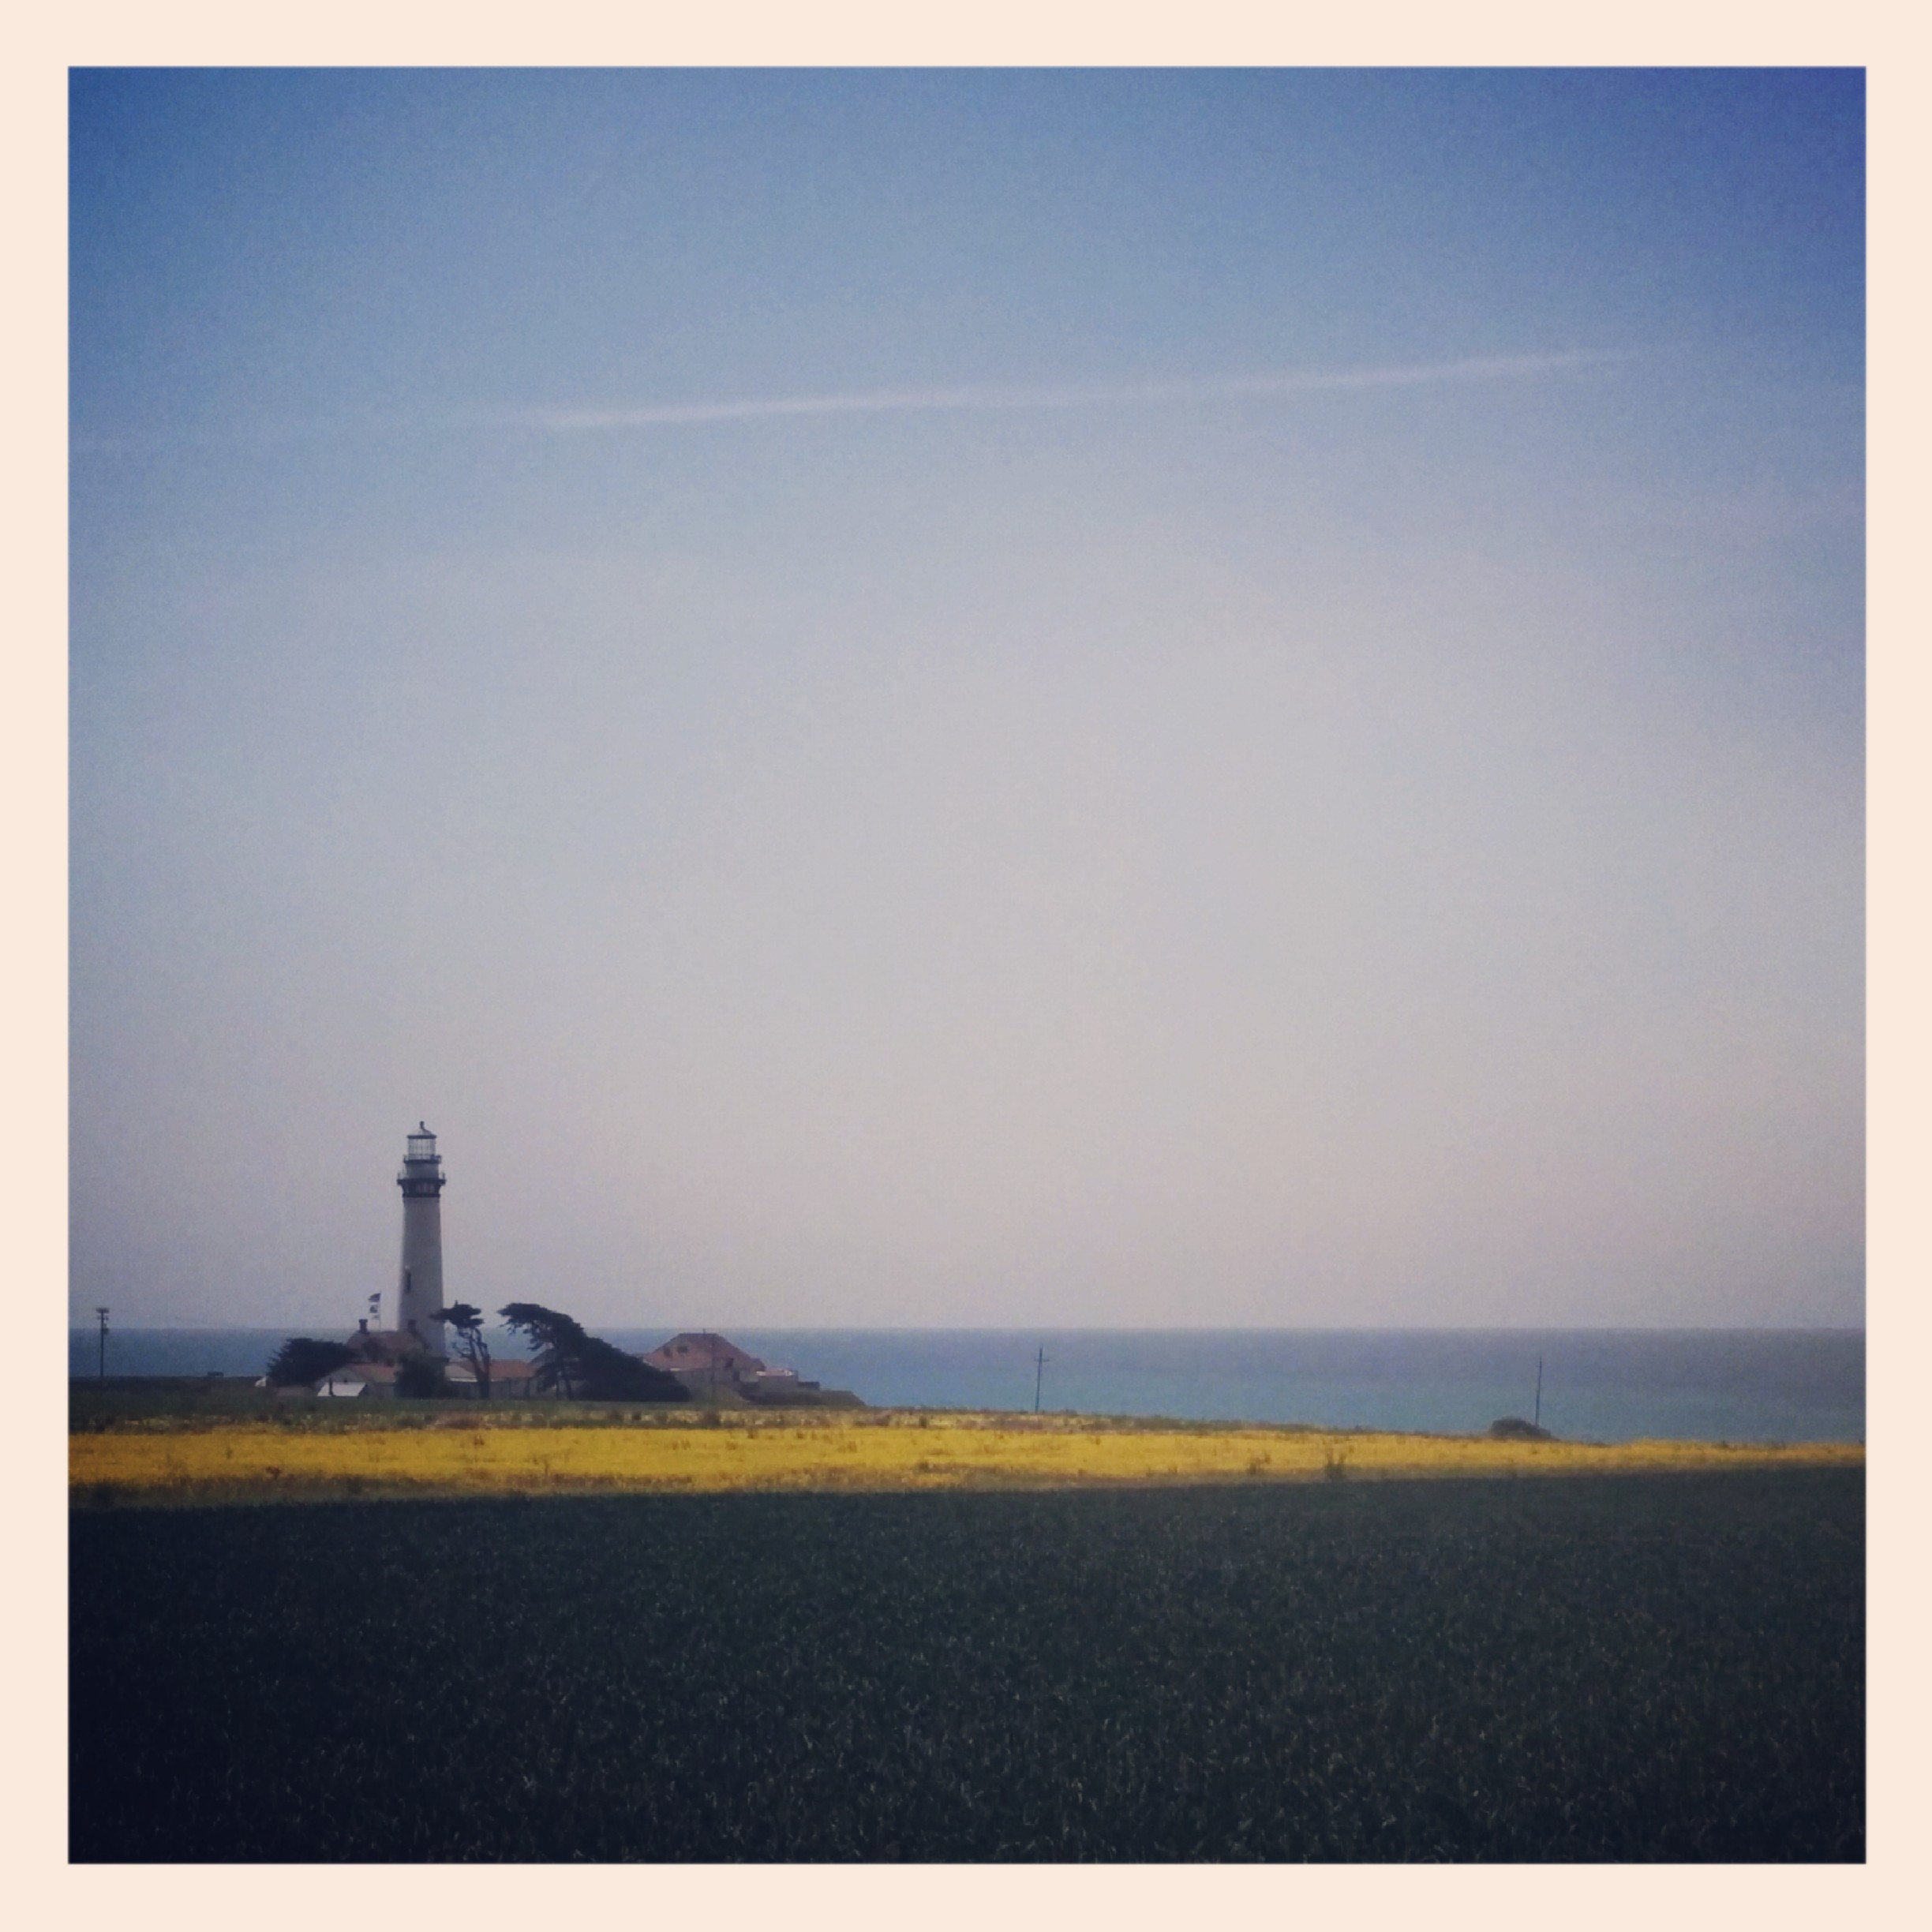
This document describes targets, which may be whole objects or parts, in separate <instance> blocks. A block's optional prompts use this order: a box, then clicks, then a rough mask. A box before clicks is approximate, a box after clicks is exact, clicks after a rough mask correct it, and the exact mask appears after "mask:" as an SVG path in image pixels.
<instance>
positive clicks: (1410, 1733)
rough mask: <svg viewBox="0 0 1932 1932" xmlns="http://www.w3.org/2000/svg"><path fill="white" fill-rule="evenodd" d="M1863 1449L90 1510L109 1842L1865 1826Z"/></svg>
mask: <svg viewBox="0 0 1932 1932" xmlns="http://www.w3.org/2000/svg"><path fill="white" fill-rule="evenodd" d="M1863 1548H1864V1544H1863V1477H1862V1475H1861V1474H1860V1473H1859V1472H1857V1471H1855V1470H1850V1471H1846V1470H1789V1471H1781V1472H1777V1473H1727V1474H1717V1475H1709V1474H1706V1475H1689V1476H1679V1477H1668V1478H1664V1477H1643V1476H1634V1477H1619V1478H1616V1479H1613V1480H1603V1479H1598V1478H1594V1477H1579V1478H1578V1479H1577V1480H1575V1481H1570V1482H1562V1483H1508V1482H1502V1483H1498V1482H1459V1481H1441V1482H1431V1483H1398V1482H1384V1483H1380V1484H1363V1483H1357V1482H1350V1483H1346V1484H1342V1485H1332V1486H1331V1485H1328V1484H1327V1483H1324V1482H1320V1481H1316V1482H1313V1483H1309V1484H1305V1485H1298V1486H1293V1487H1286V1488H1264V1487H1248V1488H1205V1489H1202V1488H1196V1489H1191V1490H1174V1489H1168V1490H1158V1489H1142V1490H1137V1491H1114V1492H1087V1493H1079V1492H1054V1493H1039V1492H1035V1493H1024V1494H1020V1493H1007V1494H990V1493H987V1494H957V1493H953V1494H948V1493H940V1494H933V1495H926V1496H918V1495H912V1496H878V1495H856V1496H838V1495H824V1496H757V1495H751V1496H677V1495H662V1496H612V1497H605V1498H580V1499H575V1500H571V1499H567V1500H562V1501H559V1502H555V1503H547V1504H545V1506H543V1507H535V1506H534V1505H532V1504H530V1503H526V1502H522V1501H519V1500H484V1501H475V1502H466V1503H454V1504H440V1505H425V1504H419V1503H395V1504H392V1505H391V1506H390V1507H385V1508H381V1509H369V1508H367V1507H358V1506H355V1505H337V1506H335V1507H326V1506H325V1507H313V1508H309V1509H303V1510H287V1509H274V1508H253V1509H241V1510H238V1509H197V1508H189V1509H181V1510H171V1511H154V1510H148V1511H122V1510H109V1511H99V1512H92V1511H89V1512H83V1513H80V1514H78V1515H76V1516H75V1517H74V1518H73V1534H72V1540H71V1552H72V1554H71V1562H72V1575H71V1584H72V1589H71V1597H70V1601H71V1606H72V1608H71V1618H72V1645H71V1661H72V1671H73V1679H72V1700H71V1717H72V1722H71V1727H70V1738H71V1751H72V1791H71V1797H72V1805H71V1819H72V1825H71V1830H72V1840H71V1853H72V1855H73V1858H74V1859H77V1860H79V1861H82V1862H89V1861H99V1860H155V1861H177V1860H197V1861H198V1860H215V1861H225V1862H233V1861H238V1860H239V1861H251V1860H271V1861H306V1860H317V1859H319V1860H357V1861H369V1862H378V1861H395V1860H447V1859H454V1860H500V1859H518V1860H530V1861H551V1860H566V1859H599V1860H614V1859H646V1860H660V1861H676V1860H706V1861H713V1860H732V1859H758V1860H841V1859H915V1860H938V1861H945V1860H994V1859H1001V1860H1005V1859H1055V1860H1061V1859H1115V1860H1174V1859H1215V1860H1237V1859H1279V1860H1299V1859H1346V1860H1387V1859H1403V1860H1409V1859H1509V1860H1550V1859H1566V1860H1567V1859H1581V1860H1601V1859H1625V1860H1627V1859H1672V1860H1700V1859H1702V1860H1763V1859H1777V1860H1790V1859H1800V1860H1844V1859H1859V1858H1860V1857H1862V1856H1863V1847H1864V1771H1863V1743H1864V1705H1863V1657H1864V1638H1863V1632H1864V1601H1863Z"/></svg>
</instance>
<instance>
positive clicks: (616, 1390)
mask: <svg viewBox="0 0 1932 1932" xmlns="http://www.w3.org/2000/svg"><path fill="white" fill-rule="evenodd" d="M496 1312H497V1314H498V1315H499V1316H500V1317H501V1318H502V1320H503V1321H504V1324H505V1325H506V1326H507V1327H510V1328H511V1329H513V1330H514V1331H515V1332H516V1333H518V1334H519V1335H525V1336H527V1337H528V1338H529V1340H530V1344H531V1346H533V1347H534V1349H535V1350H536V1351H537V1355H536V1361H535V1368H536V1371H537V1387H539V1388H542V1389H548V1390H555V1391H556V1392H557V1393H559V1394H560V1395H564V1396H565V1397H567V1398H569V1397H578V1398H586V1399H587V1400H589V1401H591V1402H682V1401H683V1400H684V1399H685V1398H686V1397H687V1395H688V1392H689V1391H687V1389H686V1388H685V1387H684V1384H683V1383H682V1382H680V1380H678V1379H677V1377H676V1376H674V1375H670V1374H668V1373H667V1372H665V1370H663V1369H661V1368H653V1367H652V1366H651V1365H650V1363H648V1362H646V1361H639V1360H638V1357H636V1356H635V1355H632V1354H627V1352H626V1351H625V1350H623V1349H620V1348H619V1347H618V1346H616V1343H615V1342H606V1341H605V1340H604V1339H602V1338H601V1336H597V1335H587V1334H586V1333H585V1331H584V1329H583V1327H582V1324H580V1323H578V1322H576V1321H574V1320H572V1319H571V1317H570V1316H567V1315H562V1314H560V1313H558V1312H557V1311H556V1309H547V1308H545V1307H543V1306H542V1305H541V1304H540V1303H537V1302H535V1301H512V1302H511V1303H510V1304H509V1305H507V1307H504V1308H500V1309H498V1310H497V1311H496Z"/></svg>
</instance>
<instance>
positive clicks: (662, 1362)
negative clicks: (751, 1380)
mask: <svg viewBox="0 0 1932 1932" xmlns="http://www.w3.org/2000/svg"><path fill="white" fill-rule="evenodd" d="M644 1359H645V1361H647V1362H649V1363H650V1365H651V1366H652V1367H653V1368H668V1369H670V1370H672V1372H674V1373H675V1372H677V1371H678V1370H680V1369H687V1368H691V1369H700V1370H702V1369H706V1368H745V1369H749V1370H751V1371H752V1372H754V1373H756V1372H758V1371H760V1370H762V1368H764V1366H765V1365H764V1363H762V1361H759V1360H758V1357H756V1356H755V1355H754V1354H751V1352H750V1351H749V1350H746V1349H741V1348H740V1347H739V1346H738V1344H737V1343H736V1342H728V1341H727V1340H726V1339H725V1337H724V1336H723V1335H713V1334H712V1333H711V1332H710V1331H709V1330H708V1329H698V1330H687V1331H686V1332H685V1333H684V1334H683V1335H673V1336H672V1338H671V1339H670V1340H669V1341H668V1342H665V1344H664V1346H662V1347H661V1348H654V1349H653V1350H651V1352H650V1354H648V1355H646V1357H644Z"/></svg>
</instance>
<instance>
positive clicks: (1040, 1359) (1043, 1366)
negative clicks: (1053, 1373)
mask: <svg viewBox="0 0 1932 1932" xmlns="http://www.w3.org/2000/svg"><path fill="white" fill-rule="evenodd" d="M1046 1372H1047V1351H1046V1350H1044V1349H1042V1350H1040V1351H1039V1354H1037V1355H1035V1357H1033V1413H1035V1415H1038V1414H1039V1405H1040V1378H1041V1377H1042V1376H1043V1375H1045V1374H1046Z"/></svg>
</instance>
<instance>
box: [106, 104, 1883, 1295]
mask: <svg viewBox="0 0 1932 1932" xmlns="http://www.w3.org/2000/svg"><path fill="white" fill-rule="evenodd" d="M72 129H73V203H72V206H73V254H72V265H73V358H72V410H73V431H74V458H73V504H72V507H73V552H72V554H73V578H72V610H73V683H72V716H73V759H72V769H73V814H72V841H73V843H72V852H73V856H72V878H73V1006H72V1012H73V1035H72V1065H73V1112H72V1120H73V1142H72V1151H73V1302H74V1305H75V1306H76V1308H77V1309H81V1310H83V1311H84V1310H87V1309H91V1308H92V1305H93V1304H94V1303H95V1302H96V1301H105V1302H108V1303H110V1304H111V1305H113V1306H114V1310H115V1319H116V1320H117V1322H118V1324H121V1325H124V1326H132V1325H138V1324H143V1323H161V1322H164V1321H167V1320H187V1321H208V1322H219V1323H235V1324H243V1323H249V1324H253V1323H276V1322H280V1321H283V1320H288V1321H294V1320H322V1319H327V1320H331V1321H333V1322H335V1323H336V1324H339V1325H346V1324H348V1323H349V1322H350V1320H353V1318H354V1316H355V1315H356V1314H358V1312H361V1309H362V1306H363V1305H364V1302H365V1298H366V1297H367V1295H368V1294H369V1293H370V1292H372V1291H373V1290H376V1289H382V1290H390V1289H391V1287H392V1286H393V1279H394V1275H395V1269H396V1254H397V1247H398V1242H399V1234H400V1224H401V1207H400V1204H399V1197H398V1195H397V1192H396V1189H395V1185H394V1181H393V1176H394V1173H395V1164H396V1162H397V1161H398V1159H399V1157H400V1155H401V1154H402V1136H403V1134H404V1133H405V1131H406V1129H408V1128H410V1127H411V1126H413V1125H414V1124H415V1122H416V1121H417V1119H418V1118H425V1119H426V1120H427V1121H429V1125H431V1126H432V1128H434V1129H436V1131H437V1132H438V1133H439V1134H440V1136H442V1146H443V1151H444V1155H445V1158H446V1161H447V1169H448V1172H449V1175H450V1184H449V1188H448V1191H447V1194H446V1196H445V1197H444V1230H445V1257H446V1261H445V1267H446V1280H447V1286H448V1289H449V1292H450V1294H451V1296H452V1297H462V1298H464V1299H467V1300H470V1301H476V1302H478V1303H481V1304H482V1305H485V1306H489V1307H494V1306H496V1305H499V1304H500V1303H501V1302H503V1301H507V1300H509V1299H511V1298H512V1297H515V1298H520V1299H533V1300H537V1301H547V1302H550V1303H552V1304H555V1305H560V1306H563V1307H565V1308H567V1309H571V1311H572V1312H575V1313H577V1314H578V1315H579V1316H581V1317H583V1318H585V1319H587V1320H593V1321H594V1322H597V1323H601V1324H608V1325H619V1324H621V1325H625V1326H631V1325H636V1326H650V1325H653V1324H657V1323H659V1322H662V1323H665V1324H680V1325H682V1324H695V1323H698V1322H701V1321H702V1322H706V1323H709V1324H731V1323H733V1322H742V1323H744V1324H758V1325H762V1326H768V1327H769V1326H811V1325H815V1324H822V1325H858V1324H879V1325H885V1324H893V1325H916V1324H927V1323H936V1324H948V1325H987V1326H994V1325H1006V1324H1050V1325H1058V1326H1072V1325H1076V1324H1092V1325H1118V1326H1130V1325H1144V1324H1151V1325H1159V1326H1181V1325H1193V1324H1285V1325H1294V1324H1316V1325H1350V1324H1362V1325H1378V1324H1428V1325H1444V1324H1513V1323H1523V1324H1548V1325H1571V1324H1574V1325H1594V1324H1651V1323H1665V1324H1728V1323H1762V1324H1779V1323H1785V1322H1801V1323H1810V1322H1856V1321H1858V1320H1862V1319H1863V1305H1864V1294H1863V1280H1864V1267H1863V1151H1864V1150H1863V1072H1862V1065H1863V1011H1862V981H1863V944H1862V935H1861V929H1862V923H1863V886H1862V874H1863V813H1862V793H1863V751H1862V736H1863V610H1862V582H1863V522H1862V516H1863V483H1862V470H1863V351H1862V343H1863V225H1864V212H1863V90H1862V86H1861V84H1860V81H1859V78H1858V77H1857V76H1856V75H1855V74H1854V73H1842V72H1841V73H1773V72H1752V73H1671V74H1663V75H1657V74H1645V73H1627V72H1623V73H1619V72H1612V71H1597V72H1590V73H1572V74H1565V73H1536V72H1527V71H1514V72H1509V73H1426V72H1416V73H1390V74H1381V75H1377V74H1366V73H1341V72H1336V73H1209V72H1200V73H1131V72H1129V73H1096V74H1042V73H863V74H840V73H805V74H788V73H265V74H264V73H182V72H165V73H133V74H128V73H82V74H80V75H79V76H77V77H76V80H75V81H74V84H73V99H72Z"/></svg>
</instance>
